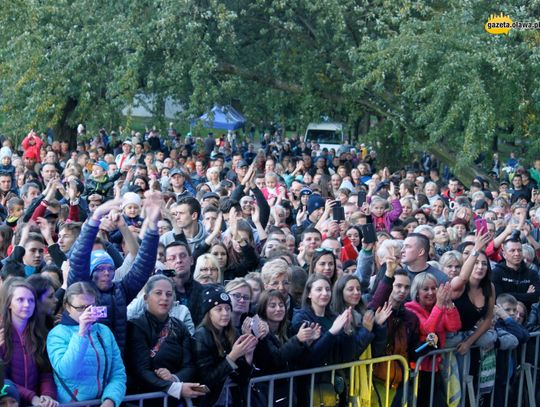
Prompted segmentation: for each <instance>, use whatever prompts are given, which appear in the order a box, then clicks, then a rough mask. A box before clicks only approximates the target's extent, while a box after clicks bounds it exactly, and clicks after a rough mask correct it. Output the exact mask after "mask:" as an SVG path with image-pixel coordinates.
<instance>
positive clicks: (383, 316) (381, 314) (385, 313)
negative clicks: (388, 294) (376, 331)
mask: <svg viewBox="0 0 540 407" xmlns="http://www.w3.org/2000/svg"><path fill="white" fill-rule="evenodd" d="M390 315H392V306H391V305H390V304H389V303H387V302H385V303H384V305H383V306H382V307H379V308H378V309H377V311H375V323H376V324H377V325H379V326H382V325H384V323H385V322H386V320H387V319H388V318H390Z"/></svg>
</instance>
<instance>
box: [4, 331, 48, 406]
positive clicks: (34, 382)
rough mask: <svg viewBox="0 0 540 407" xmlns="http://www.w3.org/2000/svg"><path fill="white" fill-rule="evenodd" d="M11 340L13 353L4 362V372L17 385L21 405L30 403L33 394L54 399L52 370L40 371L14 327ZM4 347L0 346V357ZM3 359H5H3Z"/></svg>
mask: <svg viewBox="0 0 540 407" xmlns="http://www.w3.org/2000/svg"><path fill="white" fill-rule="evenodd" d="M11 340H12V341H13V355H12V357H11V361H10V362H6V368H5V374H6V378H7V379H10V380H11V381H13V382H14V383H15V384H16V385H17V390H18V391H19V394H20V395H21V401H22V403H21V405H32V398H33V397H34V396H38V397H39V396H49V397H51V398H53V399H55V400H56V385H55V384H54V379H53V375H52V372H40V371H39V370H38V367H37V366H36V363H35V360H34V358H33V357H32V355H30V354H29V353H28V350H27V349H26V347H25V346H24V338H22V337H21V336H20V335H19V333H18V332H17V330H16V329H13V334H12V337H11ZM5 351H6V349H5V348H4V346H1V347H0V357H2V359H4V355H5ZM4 360H5V359H4Z"/></svg>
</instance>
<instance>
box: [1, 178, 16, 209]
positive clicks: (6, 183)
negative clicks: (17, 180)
mask: <svg viewBox="0 0 540 407" xmlns="http://www.w3.org/2000/svg"><path fill="white" fill-rule="evenodd" d="M11 187H12V180H11V175H10V174H8V173H7V172H0V204H1V205H2V206H4V207H5V206H6V204H7V202H8V201H9V200H10V199H11V198H13V197H16V196H17V195H16V194H15V193H14V192H13V191H12V190H11Z"/></svg>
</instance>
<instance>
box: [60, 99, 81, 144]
mask: <svg viewBox="0 0 540 407" xmlns="http://www.w3.org/2000/svg"><path fill="white" fill-rule="evenodd" d="M78 103H79V102H78V101H77V100H76V99H73V98H68V100H67V101H66V104H65V106H64V111H63V112H62V117H61V118H60V122H59V123H58V125H57V128H56V134H57V140H59V141H67V142H68V143H69V149H70V150H76V149H77V128H76V127H73V126H71V125H70V124H68V120H69V116H70V115H71V114H72V113H73V112H74V111H75V108H76V107H77V104H78Z"/></svg>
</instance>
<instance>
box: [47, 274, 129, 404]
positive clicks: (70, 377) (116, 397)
mask: <svg viewBox="0 0 540 407" xmlns="http://www.w3.org/2000/svg"><path fill="white" fill-rule="evenodd" d="M96 295H97V293H96V291H95V290H94V288H93V287H92V286H91V285H90V284H89V283H87V282H78V283H74V284H72V285H70V286H69V287H68V289H67V290H66V294H65V296H64V312H63V314H62V319H61V321H60V324H58V325H57V326H55V327H54V328H53V330H52V331H51V332H50V333H49V336H48V337H47V351H48V353H49V359H50V361H51V365H52V368H53V370H54V379H55V382H56V386H57V388H58V400H59V401H60V402H61V403H69V402H72V401H85V400H93V399H100V400H101V406H102V407H115V406H119V405H120V403H121V402H122V400H123V399H124V396H125V394H126V370H125V368H124V363H123V362H122V357H121V355H120V349H119V348H118V345H117V344H116V340H115V339H114V336H113V334H112V332H111V330H110V329H109V328H108V327H107V326H105V325H103V324H100V323H97V321H99V318H100V317H103V315H102V313H101V312H100V311H101V310H100V309H101V307H95V303H96Z"/></svg>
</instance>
